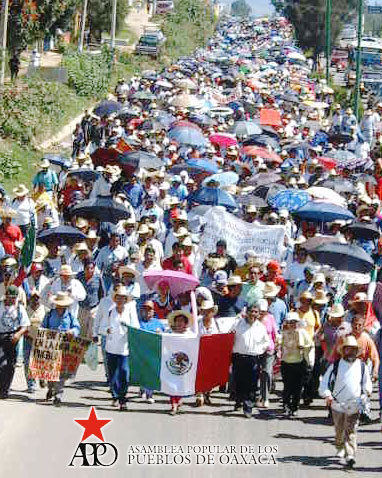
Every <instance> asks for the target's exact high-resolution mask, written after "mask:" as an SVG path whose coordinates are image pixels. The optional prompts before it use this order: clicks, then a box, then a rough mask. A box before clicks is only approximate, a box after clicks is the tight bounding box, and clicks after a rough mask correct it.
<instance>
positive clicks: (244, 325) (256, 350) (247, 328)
mask: <svg viewBox="0 0 382 478" xmlns="http://www.w3.org/2000/svg"><path fill="white" fill-rule="evenodd" d="M231 331H232V332H235V343H234V345H233V353H238V354H243V355H262V354H263V353H264V352H266V350H267V349H268V347H269V345H270V341H269V336H268V333H267V329H266V328H265V326H264V325H263V324H262V323H261V322H260V321H259V320H255V322H253V324H250V323H249V322H247V321H246V319H245V318H240V319H238V320H237V322H236V323H235V324H234V326H233V327H232V329H231Z"/></svg>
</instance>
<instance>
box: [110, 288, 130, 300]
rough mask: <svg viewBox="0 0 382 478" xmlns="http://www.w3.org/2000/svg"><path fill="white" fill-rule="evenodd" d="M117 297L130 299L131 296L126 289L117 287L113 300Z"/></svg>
mask: <svg viewBox="0 0 382 478" xmlns="http://www.w3.org/2000/svg"><path fill="white" fill-rule="evenodd" d="M117 295H119V296H123V297H131V294H130V293H129V291H128V290H127V287H124V286H119V287H117V289H116V290H115V291H114V293H113V300H115V298H116V297H117Z"/></svg>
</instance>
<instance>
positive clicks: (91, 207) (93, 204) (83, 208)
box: [70, 196, 130, 224]
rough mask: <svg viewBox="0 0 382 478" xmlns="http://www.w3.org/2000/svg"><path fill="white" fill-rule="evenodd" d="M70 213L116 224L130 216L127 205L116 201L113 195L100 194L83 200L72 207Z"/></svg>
mask: <svg viewBox="0 0 382 478" xmlns="http://www.w3.org/2000/svg"><path fill="white" fill-rule="evenodd" d="M70 214H71V215H73V216H74V215H75V216H81V217H85V218H95V219H98V220H99V221H101V222H112V223H114V224H116V223H117V222H118V221H120V220H121V219H127V218H129V217H130V212H129V211H128V210H127V209H126V208H125V206H123V205H122V204H120V203H117V202H116V201H114V200H113V198H112V197H111V196H98V197H96V198H94V199H87V200H86V201H82V202H81V203H79V204H76V205H75V206H74V207H72V209H71V210H70Z"/></svg>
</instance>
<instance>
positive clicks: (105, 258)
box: [96, 245, 128, 272]
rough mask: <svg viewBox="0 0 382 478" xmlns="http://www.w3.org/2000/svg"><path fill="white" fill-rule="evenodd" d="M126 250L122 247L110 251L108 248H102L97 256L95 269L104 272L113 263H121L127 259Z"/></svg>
mask: <svg viewBox="0 0 382 478" xmlns="http://www.w3.org/2000/svg"><path fill="white" fill-rule="evenodd" d="M127 255H128V254H127V250H126V249H125V248H124V247H123V246H120V245H119V246H117V247H116V248H115V249H113V250H112V249H110V247H109V246H105V247H103V248H102V249H101V250H100V251H99V254H98V256H97V261H96V262H97V267H98V269H99V270H100V271H102V272H104V271H105V270H106V269H107V268H108V267H110V266H111V265H112V264H114V262H122V261H124V260H125V259H126V257H127Z"/></svg>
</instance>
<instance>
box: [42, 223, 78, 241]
mask: <svg viewBox="0 0 382 478" xmlns="http://www.w3.org/2000/svg"><path fill="white" fill-rule="evenodd" d="M85 239H86V235H85V234H84V233H82V232H81V231H80V230H79V229H77V228H76V227H72V226H58V227H52V228H51V229H44V230H43V231H41V232H39V233H38V234H37V241H38V242H42V243H43V244H49V243H51V242H55V241H58V242H59V243H60V244H67V245H73V244H75V243H76V242H81V241H84V240H85Z"/></svg>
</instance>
